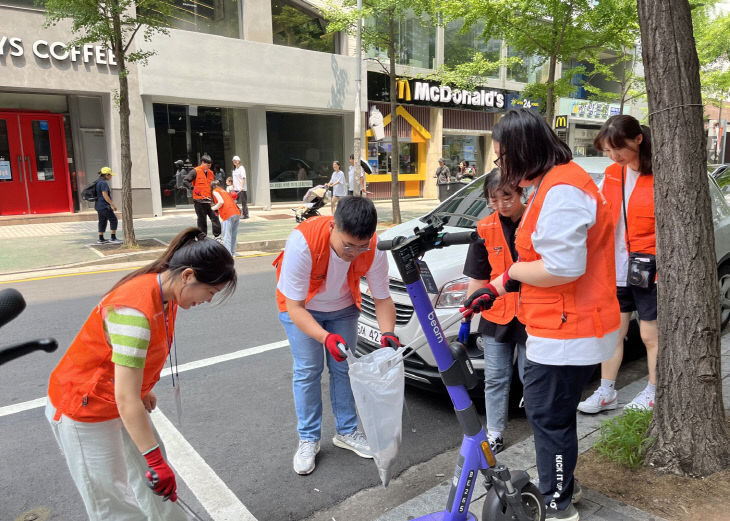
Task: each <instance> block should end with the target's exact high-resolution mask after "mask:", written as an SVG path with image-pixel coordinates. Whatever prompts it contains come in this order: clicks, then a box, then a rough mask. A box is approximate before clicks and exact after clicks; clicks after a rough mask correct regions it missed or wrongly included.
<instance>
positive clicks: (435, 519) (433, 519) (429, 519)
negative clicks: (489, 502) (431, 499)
mask: <svg viewBox="0 0 730 521" xmlns="http://www.w3.org/2000/svg"><path fill="white" fill-rule="evenodd" d="M449 515H450V514H449V512H446V511H443V512H434V513H432V514H426V515H425V516H422V517H416V518H414V519H413V520H412V521H443V520H444V519H449V517H448V516H449ZM464 521H477V518H476V517H475V516H474V514H472V513H471V512H467V513H466V517H465V518H464Z"/></svg>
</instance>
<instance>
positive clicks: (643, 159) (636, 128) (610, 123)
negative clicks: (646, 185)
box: [593, 114, 654, 175]
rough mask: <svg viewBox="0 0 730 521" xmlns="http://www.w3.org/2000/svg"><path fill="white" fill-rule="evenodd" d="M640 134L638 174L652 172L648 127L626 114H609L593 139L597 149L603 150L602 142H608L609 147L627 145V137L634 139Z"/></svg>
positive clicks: (623, 146)
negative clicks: (641, 137)
mask: <svg viewBox="0 0 730 521" xmlns="http://www.w3.org/2000/svg"><path fill="white" fill-rule="evenodd" d="M639 134H641V135H642V136H644V137H643V139H642V140H641V143H640V144H639V174H641V175H649V174H651V173H653V171H654V170H653V169H652V166H651V133H650V131H649V127H647V126H645V125H641V124H639V121H638V120H637V119H636V118H635V117H633V116H629V115H628V114H618V115H616V116H611V117H610V118H608V120H606V122H605V123H604V124H603V126H602V127H601V130H599V131H598V135H597V136H596V138H595V139H594V140H593V146H594V147H596V149H597V150H603V144H604V143H608V144H609V145H611V148H625V147H627V144H626V140H627V139H636V138H637V137H638V136H639Z"/></svg>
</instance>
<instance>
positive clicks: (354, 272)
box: [272, 215, 378, 311]
mask: <svg viewBox="0 0 730 521" xmlns="http://www.w3.org/2000/svg"><path fill="white" fill-rule="evenodd" d="M333 222H334V217H330V216H325V215H318V216H316V217H311V218H309V219H307V220H306V221H304V222H302V223H301V224H299V225H298V226H297V227H296V228H295V230H299V231H300V232H301V234H302V235H303V236H304V240H306V241H307V246H309V253H310V255H311V256H312V272H311V274H310V276H309V291H307V298H306V299H305V301H304V302H305V304H306V303H307V302H309V301H310V300H312V298H313V297H314V296H315V295H316V294H317V293H318V292H319V290H320V288H321V287H322V284H323V283H324V281H325V279H326V278H327V268H328V267H329V262H330V234H331V233H332V227H331V226H330V223H333ZM377 243H378V237H377V236H376V235H373V237H372V239H370V251H366V252H364V253H361V254H360V255H358V256H357V257H356V258H355V260H354V261H352V262H351V263H350V269H349V270H348V271H347V285H348V286H349V287H350V292H351V293H352V298H353V300H354V301H355V305H356V306H357V308H358V309H360V303H361V302H362V295H361V294H360V278H361V277H364V276H365V274H366V273H367V272H368V271H369V270H370V266H372V264H373V259H375V246H376V245H377ZM283 260H284V252H283V251H282V252H281V253H280V254H279V256H278V257H276V259H275V260H274V262H273V263H272V266H274V267H276V281H277V283H278V282H279V277H280V276H281V265H282V264H283ZM276 303H277V304H278V306H279V311H286V310H287V309H286V297H285V296H284V294H283V293H282V292H281V291H279V290H278V289H277V290H276Z"/></svg>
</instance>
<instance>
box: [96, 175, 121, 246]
mask: <svg viewBox="0 0 730 521" xmlns="http://www.w3.org/2000/svg"><path fill="white" fill-rule="evenodd" d="M113 175H114V172H112V169H111V168H109V167H108V166H105V167H103V168H102V169H101V170H99V180H98V181H97V182H96V201H95V202H94V209H95V210H96V214H97V216H98V218H99V226H98V230H99V238H98V239H97V241H96V244H121V243H122V241H121V240H119V239H117V224H119V223H118V221H117V216H116V214H115V213H114V212H116V211H117V206H116V205H115V204H114V201H112V190H111V188H110V187H109V180H110V179H111V178H112V176H113ZM107 222H108V223H109V230H110V231H111V239H109V240H107V239H105V238H104V234H105V233H106V225H107Z"/></svg>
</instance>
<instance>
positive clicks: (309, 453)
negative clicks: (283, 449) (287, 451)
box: [294, 440, 319, 476]
mask: <svg viewBox="0 0 730 521" xmlns="http://www.w3.org/2000/svg"><path fill="white" fill-rule="evenodd" d="M318 452H319V442H318V441H309V440H299V447H298V448H297V452H296V454H294V472H296V473H297V474H299V475H301V476H306V475H307V474H311V473H312V472H313V471H314V459H315V457H316V456H317V453H318Z"/></svg>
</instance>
